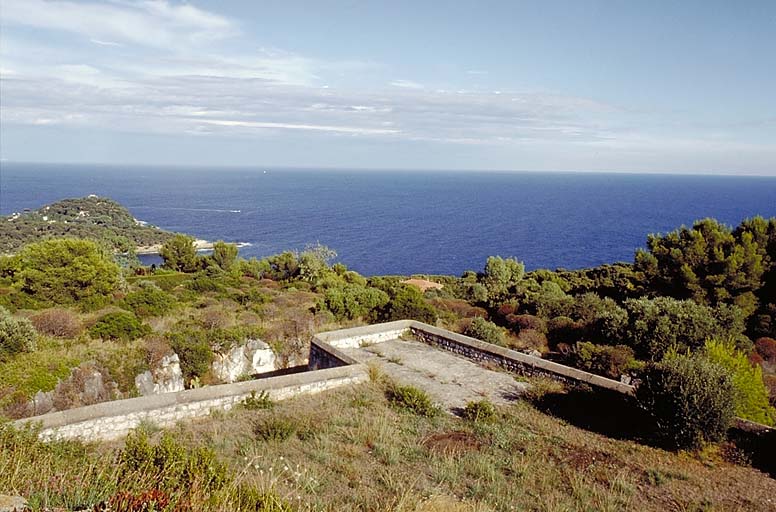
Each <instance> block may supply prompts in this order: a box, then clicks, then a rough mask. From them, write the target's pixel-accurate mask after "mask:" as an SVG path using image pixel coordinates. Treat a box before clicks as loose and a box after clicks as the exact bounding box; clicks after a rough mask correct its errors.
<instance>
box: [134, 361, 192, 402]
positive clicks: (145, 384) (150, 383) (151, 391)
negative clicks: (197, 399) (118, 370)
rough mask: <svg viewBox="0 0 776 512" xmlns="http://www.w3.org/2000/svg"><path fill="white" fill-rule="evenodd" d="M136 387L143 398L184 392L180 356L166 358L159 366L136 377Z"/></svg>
mask: <svg viewBox="0 0 776 512" xmlns="http://www.w3.org/2000/svg"><path fill="white" fill-rule="evenodd" d="M135 387H137V390H138V391H139V392H140V394H141V395H143V396H148V395H159V394H161V393H174V392H176V391H183V390H184V388H185V386H184V383H183V372H182V371H181V361H180V358H179V357H178V354H175V353H173V354H170V355H167V356H164V357H163V358H162V359H161V361H160V362H159V365H158V366H157V367H156V368H153V369H151V370H149V371H147V372H144V373H141V374H140V375H138V376H137V377H135Z"/></svg>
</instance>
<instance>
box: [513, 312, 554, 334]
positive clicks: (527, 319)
mask: <svg viewBox="0 0 776 512" xmlns="http://www.w3.org/2000/svg"><path fill="white" fill-rule="evenodd" d="M507 322H509V323H510V324H511V325H513V326H514V327H516V328H517V330H518V331H523V330H533V331H539V332H542V333H546V332H547V322H546V321H545V320H544V319H543V318H539V317H538V316H534V315H508V316H507Z"/></svg>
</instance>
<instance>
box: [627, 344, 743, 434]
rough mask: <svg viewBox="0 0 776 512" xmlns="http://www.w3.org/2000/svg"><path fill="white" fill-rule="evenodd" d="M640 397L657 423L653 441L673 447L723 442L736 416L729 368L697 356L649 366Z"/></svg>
mask: <svg viewBox="0 0 776 512" xmlns="http://www.w3.org/2000/svg"><path fill="white" fill-rule="evenodd" d="M636 398H637V399H638V401H639V404H640V405H641V407H642V408H644V410H646V411H647V413H648V414H649V415H650V416H651V418H652V420H653V425H652V426H653V432H652V435H653V437H654V439H655V440H656V441H657V442H659V443H661V444H663V445H666V446H669V447H672V448H698V447H700V446H701V445H702V444H703V443H704V442H706V441H711V442H714V441H719V440H721V439H722V438H723V437H724V436H725V433H726V432H727V430H728V428H729V427H730V425H731V423H732V421H733V416H734V413H735V409H734V403H735V389H734V387H733V380H732V379H731V378H730V375H729V374H728V372H727V370H725V369H724V368H722V367H721V366H719V365H717V364H714V363H712V362H710V361H709V360H707V359H706V358H704V357H698V356H694V357H691V356H684V355H681V356H673V357H669V358H667V359H665V360H663V361H661V362H658V363H650V364H648V365H647V367H646V368H645V369H644V371H643V372H642V375H641V383H640V384H639V386H638V387H637V388H636Z"/></svg>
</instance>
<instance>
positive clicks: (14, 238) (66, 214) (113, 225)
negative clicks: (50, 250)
mask: <svg viewBox="0 0 776 512" xmlns="http://www.w3.org/2000/svg"><path fill="white" fill-rule="evenodd" d="M170 236H172V233H170V232H167V231H163V230H161V229H159V228H155V227H153V226H146V225H143V224H141V223H138V222H137V220H135V218H134V217H133V216H132V214H131V213H129V210H127V209H126V208H124V207H123V206H121V205H120V204H119V203H117V202H115V201H113V200H111V199H108V198H105V197H97V196H88V197H82V198H78V199H64V200H62V201H57V202H56V203H53V204H50V205H47V206H44V207H42V208H40V209H38V210H34V211H24V212H18V213H16V214H13V215H6V216H0V254H3V253H6V254H8V253H14V252H16V251H18V250H19V249H20V248H21V247H23V246H25V245H27V244H29V243H31V242H37V241H39V240H40V239H41V238H59V237H72V238H85V239H89V240H96V241H99V242H101V243H104V244H106V246H107V247H108V248H109V249H110V250H113V251H117V252H122V253H126V252H128V251H133V250H134V249H135V248H136V247H138V246H151V245H155V244H161V243H163V242H165V241H166V240H167V239H169V238H170Z"/></svg>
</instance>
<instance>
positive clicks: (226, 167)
mask: <svg viewBox="0 0 776 512" xmlns="http://www.w3.org/2000/svg"><path fill="white" fill-rule="evenodd" d="M2 164H11V165H19V164H20V165H45V166H57V165H63V166H78V165H84V166H102V167H130V168H131V167H143V168H149V167H155V168H170V169H173V168H174V169H181V168H191V169H193V170H194V169H196V170H207V169H223V170H247V169H253V170H256V171H268V170H276V171H302V170H304V171H307V170H310V171H358V172H429V173H432V172H433V173H437V172H438V173H505V174H508V173H515V174H517V173H526V174H528V173H531V174H542V173H548V174H628V175H658V176H660V175H662V176H728V177H757V178H776V170H774V171H773V174H766V173H762V172H752V171H742V172H736V171H720V172H717V171H663V170H660V171H643V170H641V171H635V170H594V169H544V170H537V169H488V168H480V169H472V168H466V169H464V168H454V169H440V168H415V167H393V168H391V167H345V166H342V167H340V166H331V165H324V166H315V167H313V166H307V165H302V166H294V165H261V164H185V163H181V164H175V163H122V162H36V161H25V160H8V159H0V166H1V165H2Z"/></svg>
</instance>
